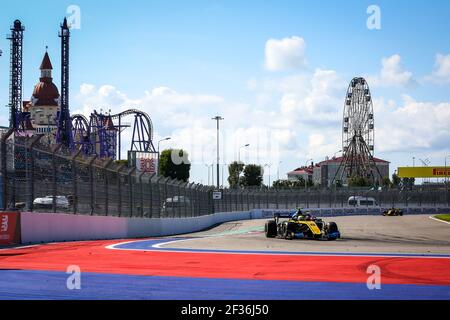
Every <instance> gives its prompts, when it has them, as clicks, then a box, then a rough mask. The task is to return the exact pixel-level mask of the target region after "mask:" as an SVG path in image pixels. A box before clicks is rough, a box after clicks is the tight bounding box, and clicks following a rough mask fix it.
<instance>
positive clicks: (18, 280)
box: [0, 270, 450, 300]
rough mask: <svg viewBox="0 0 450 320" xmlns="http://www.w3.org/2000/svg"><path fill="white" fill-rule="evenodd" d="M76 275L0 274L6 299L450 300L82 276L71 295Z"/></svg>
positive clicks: (345, 288)
mask: <svg viewBox="0 0 450 320" xmlns="http://www.w3.org/2000/svg"><path fill="white" fill-rule="evenodd" d="M70 276H71V275H70V274H67V273H64V272H54V271H24V270H0V299H2V300H20V299H38V300H39V299H46V300H47V299H52V300H65V299H70V300H96V299H99V300H110V299H119V300H233V299H235V300H278V299H279V300H303V299H317V300H324V299H327V300H344V299H356V300H372V299H389V300H416V299H424V300H450V287H449V286H434V285H398V284H396V285H393V284H382V285H381V289H380V290H369V289H368V288H367V286H366V284H365V283H334V282H299V281H278V280H240V279H208V278H185V277H160V276H134V275H123V274H100V273H81V276H80V284H81V289H79V290H77V289H75V290H69V289H68V288H67V280H68V278H69V277H70Z"/></svg>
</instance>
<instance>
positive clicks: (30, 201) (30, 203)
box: [26, 135, 42, 212]
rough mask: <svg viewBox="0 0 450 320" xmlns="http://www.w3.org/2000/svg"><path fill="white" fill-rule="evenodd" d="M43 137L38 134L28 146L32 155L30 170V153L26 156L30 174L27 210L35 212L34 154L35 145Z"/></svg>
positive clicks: (28, 150) (28, 151)
mask: <svg viewBox="0 0 450 320" xmlns="http://www.w3.org/2000/svg"><path fill="white" fill-rule="evenodd" d="M41 138H42V136H41V135H39V136H37V137H36V138H35V139H34V140H32V141H31V143H30V144H29V145H28V146H27V154H28V155H30V160H31V161H30V162H31V163H30V165H31V169H30V170H28V155H27V157H26V170H27V171H28V172H29V175H28V179H29V181H28V187H29V190H28V191H29V195H28V201H27V210H28V211H30V212H33V201H34V155H33V148H34V146H35V145H36V144H37V143H38V142H39V140H40V139H41Z"/></svg>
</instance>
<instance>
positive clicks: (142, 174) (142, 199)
mask: <svg viewBox="0 0 450 320" xmlns="http://www.w3.org/2000/svg"><path fill="white" fill-rule="evenodd" d="M144 174H145V171H143V172H141V174H140V175H139V186H140V190H141V218H143V217H144V184H143V183H142V177H143V176H144Z"/></svg>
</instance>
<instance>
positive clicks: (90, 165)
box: [0, 133, 450, 218]
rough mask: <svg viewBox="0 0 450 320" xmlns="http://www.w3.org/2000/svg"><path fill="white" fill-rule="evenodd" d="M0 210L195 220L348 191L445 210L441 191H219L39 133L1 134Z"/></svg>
mask: <svg viewBox="0 0 450 320" xmlns="http://www.w3.org/2000/svg"><path fill="white" fill-rule="evenodd" d="M0 165H1V166H0V209H3V210H14V209H16V210H24V211H30V212H33V211H34V212H49V213H51V212H54V213H56V212H65V213H72V214H86V215H103V216H119V217H144V218H160V217H167V218H177V217H197V216H202V215H209V214H213V213H216V212H233V211H248V210H252V209H293V208H299V207H301V208H345V207H348V199H349V198H350V197H351V196H362V197H368V198H374V199H375V200H376V202H377V204H378V205H379V206H382V207H449V203H450V193H449V190H447V189H430V190H421V189H417V190H416V189H415V190H398V189H389V190H382V191H376V190H363V191H355V190H351V189H346V188H339V189H336V190H320V189H313V188H311V189H278V190H277V189H256V190H248V189H223V190H221V198H220V199H214V198H213V193H214V191H215V189H214V187H211V186H203V185H200V184H195V183H187V182H182V181H178V180H173V179H170V178H164V177H161V176H157V175H155V174H153V175H150V174H147V173H141V172H138V171H137V170H136V168H129V167H127V166H126V164H118V163H116V162H114V161H112V160H110V159H109V160H105V159H99V158H97V157H96V156H89V157H88V156H85V155H83V153H82V152H81V151H80V152H78V153H76V154H73V153H71V152H69V151H68V150H65V149H64V148H63V147H62V146H60V145H52V146H49V145H48V144H45V143H41V139H40V136H33V137H18V136H12V135H9V136H8V134H7V133H6V134H3V135H2V138H1V139H0Z"/></svg>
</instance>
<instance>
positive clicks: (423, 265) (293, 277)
mask: <svg viewBox="0 0 450 320" xmlns="http://www.w3.org/2000/svg"><path fill="white" fill-rule="evenodd" d="M128 241H129V240H128ZM118 242H119V241H117V240H116V241H86V242H72V243H58V244H45V245H38V246H33V247H28V248H21V249H9V250H8V249H6V250H0V269H24V270H46V271H64V272H65V271H66V269H67V267H68V266H70V265H78V266H79V267H80V268H81V271H82V272H96V273H106V274H128V275H144V276H174V277H190V278H221V279H254V280H289V281H310V282H347V283H365V282H366V281H367V278H368V277H369V276H370V274H368V273H367V272H366V271H367V267H368V266H370V265H377V266H378V267H380V268H381V277H382V278H381V279H382V280H381V281H382V283H384V284H429V285H450V272H449V271H450V258H420V257H376V256H375V257H374V256H372V257H370V256H313V255H311V256H308V255H267V254H249V255H248V254H228V253H192V252H187V253H180V252H162V251H131V250H130V251H128V250H111V249H107V248H105V246H108V245H112V244H116V243H118Z"/></svg>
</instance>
